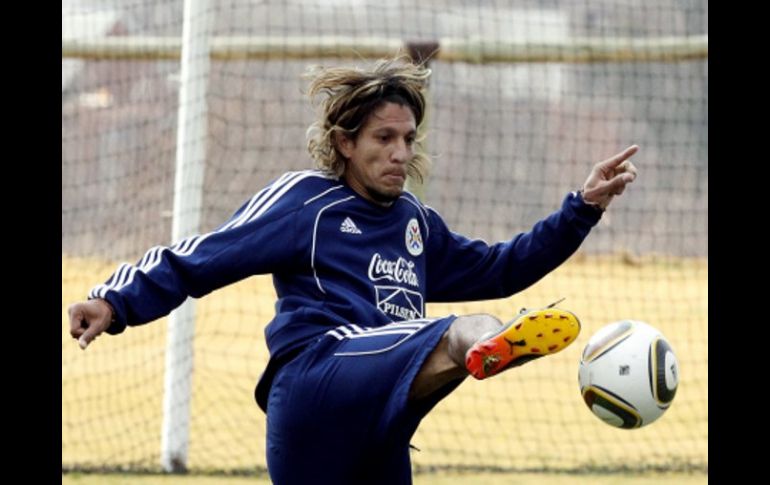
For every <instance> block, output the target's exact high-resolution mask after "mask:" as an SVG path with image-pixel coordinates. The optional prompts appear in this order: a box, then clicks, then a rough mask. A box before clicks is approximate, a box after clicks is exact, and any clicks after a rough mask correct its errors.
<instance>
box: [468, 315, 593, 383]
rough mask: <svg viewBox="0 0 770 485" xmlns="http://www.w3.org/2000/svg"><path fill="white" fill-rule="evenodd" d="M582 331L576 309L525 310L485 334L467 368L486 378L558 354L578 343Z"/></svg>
mask: <svg viewBox="0 0 770 485" xmlns="http://www.w3.org/2000/svg"><path fill="white" fill-rule="evenodd" d="M557 303H558V302H557ZM554 305H555V303H554ZM579 333H580V321H579V320H578V318H577V317H576V316H575V315H574V314H573V313H572V312H568V311H566V310H562V309H560V308H553V305H550V306H548V307H546V308H542V309H539V310H526V309H522V310H521V312H520V313H519V315H518V316H516V318H514V319H513V320H511V321H510V322H508V323H506V324H505V325H503V326H502V327H501V328H500V330H498V331H497V332H495V333H493V334H491V335H486V336H484V337H482V338H481V339H480V340H479V341H478V342H476V343H475V344H473V346H472V347H471V348H470V349H468V352H466V353H465V367H466V368H467V369H468V371H469V372H470V373H471V375H472V376H473V377H475V378H476V379H486V378H487V377H490V376H493V375H495V374H499V373H500V372H502V371H504V370H506V369H510V368H511V367H517V366H520V365H521V364H524V363H526V362H529V361H531V360H534V359H537V358H539V357H543V356H545V355H550V354H555V353H556V352H559V351H560V350H562V349H564V348H566V347H567V346H568V345H569V344H571V343H572V342H574V341H575V339H576V338H577V336H578V334H579Z"/></svg>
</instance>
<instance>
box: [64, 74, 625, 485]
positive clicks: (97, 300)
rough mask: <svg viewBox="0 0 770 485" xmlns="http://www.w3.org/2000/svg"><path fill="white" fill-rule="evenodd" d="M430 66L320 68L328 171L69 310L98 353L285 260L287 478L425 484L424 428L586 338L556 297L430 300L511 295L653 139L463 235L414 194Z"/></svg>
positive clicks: (278, 279) (315, 133)
mask: <svg viewBox="0 0 770 485" xmlns="http://www.w3.org/2000/svg"><path fill="white" fill-rule="evenodd" d="M429 75H430V70H429V69H427V68H425V67H423V66H420V65H415V64H412V63H410V62H407V61H405V60H403V59H390V60H384V61H380V62H379V63H377V64H376V65H374V66H373V67H372V68H370V69H368V70H366V69H353V68H330V69H319V70H317V71H316V72H315V77H314V79H313V80H312V82H311V84H310V89H309V95H310V97H311V99H317V98H318V97H321V98H322V102H321V105H320V107H321V115H320V117H319V119H318V120H317V121H316V122H315V123H314V124H313V125H312V126H311V128H310V130H308V138H309V143H308V149H309V152H310V155H311V157H312V158H313V159H314V160H315V162H316V163H317V169H316V170H307V171H300V172H290V173H286V174H284V175H283V176H281V177H279V178H278V179H276V180H275V181H273V182H272V183H271V184H270V185H268V186H267V187H265V188H264V189H263V190H261V191H260V192H258V193H257V194H256V195H254V197H252V198H251V199H250V200H249V201H247V202H246V203H245V204H244V205H243V206H242V207H241V208H240V209H239V210H238V211H236V212H235V214H234V215H233V216H232V218H231V219H230V220H229V221H227V222H226V223H225V224H224V225H222V226H221V227H219V228H218V229H216V230H214V231H212V232H209V233H206V234H202V235H199V236H195V237H190V238H187V239H185V240H183V241H180V242H177V243H176V244H174V245H173V246H170V247H155V248H153V249H151V250H150V251H148V252H147V253H146V254H145V255H144V257H143V258H142V259H141V260H139V262H138V263H137V264H136V265H134V266H132V265H128V264H124V265H122V266H120V267H119V268H118V269H117V271H116V272H115V273H114V274H113V275H112V277H110V278H109V280H108V281H107V282H105V283H104V284H102V285H98V286H96V287H95V288H93V289H92V290H91V292H90V294H89V295H88V300H87V301H84V302H79V303H75V304H73V305H72V306H70V308H69V316H70V332H71V335H72V337H73V338H75V339H78V341H79V343H80V346H81V347H82V348H83V349H85V348H86V347H87V346H88V345H89V343H91V342H92V341H93V340H94V339H95V338H96V337H97V336H99V335H100V334H101V333H102V332H107V333H108V334H113V335H114V334H118V333H121V332H123V331H124V329H125V328H126V326H127V325H128V326H132V325H140V324H143V323H146V322H150V321H152V320H155V319H157V318H159V317H162V316H164V315H166V314H168V313H169V312H171V311H172V310H173V309H174V308H176V307H177V306H179V305H180V304H181V303H182V302H183V301H184V300H185V299H186V298H187V297H188V296H191V297H194V298H199V297H202V296H203V295H206V294H208V293H209V292H211V291H213V290H215V289H217V288H221V287H223V286H225V285H229V284H231V283H234V282H236V281H239V280H242V279H244V278H247V277H249V276H252V275H256V274H266V273H271V274H272V275H273V281H274V284H275V289H276V292H277V295H278V302H277V304H276V315H275V318H274V319H273V320H272V321H271V322H270V323H269V324H268V325H267V327H266V329H265V335H266V340H267V345H268V348H269V350H270V361H269V363H268V365H267V368H266V369H265V372H264V373H263V375H262V377H261V379H260V381H259V383H258V385H257V388H256V391H255V396H256V400H257V403H258V404H259V406H260V407H261V408H262V409H263V410H264V411H265V412H266V413H267V428H268V429H267V464H268V470H269V473H270V477H271V479H272V480H273V481H274V482H275V483H276V484H279V485H282V484H308V483H314V484H315V483H328V484H337V485H339V484H364V483H366V484H372V483H383V484H408V483H411V481H412V479H411V463H410V458H409V441H410V438H411V437H412V435H413V434H414V432H415V431H416V429H417V426H418V424H419V423H420V421H421V419H422V418H423V417H424V416H425V415H426V414H427V413H428V412H429V411H430V409H432V408H433V407H434V406H435V405H436V404H437V403H438V402H439V401H440V400H441V399H443V398H444V397H446V396H447V395H448V394H449V393H450V392H451V391H452V390H454V389H455V388H456V387H457V386H458V385H459V384H460V383H461V382H462V381H463V380H464V379H465V378H466V377H467V376H468V375H469V374H470V375H473V376H474V377H475V378H477V379H484V378H486V377H489V376H492V375H495V374H497V373H499V372H501V371H503V370H506V369H509V368H511V367H515V366H518V365H521V364H522V363H524V362H527V361H530V360H532V359H534V358H537V357H542V356H544V355H548V354H552V353H555V352H558V351H560V350H562V349H563V348H565V347H566V346H567V345H569V344H570V343H572V342H574V340H575V338H576V337H577V335H578V332H579V331H580V323H579V321H578V319H577V318H576V317H575V315H573V314H572V313H570V312H568V311H566V310H561V309H558V308H553V307H549V308H543V309H539V310H533V311H529V312H526V311H525V312H522V313H521V314H519V315H518V316H515V317H514V318H513V319H512V320H511V321H510V322H508V323H507V324H505V325H504V324H502V323H501V322H500V321H499V320H498V319H497V318H496V317H494V316H492V315H487V314H477V315H466V316H455V315H449V316H445V317H442V318H429V317H427V315H426V314H425V304H426V303H427V302H431V301H434V302H438V301H442V302H447V301H468V300H481V299H491V298H503V297H507V296H510V295H512V294H514V293H517V292H519V291H521V290H523V289H525V288H527V287H528V286H530V285H532V284H533V283H535V282H536V281H538V280H540V279H541V278H542V277H543V276H545V275H546V274H548V273H549V272H550V271H552V270H553V269H555V268H556V267H558V266H559V265H560V264H562V263H563V262H564V261H565V260H566V259H567V258H568V257H569V256H570V255H571V254H573V253H574V252H575V251H576V250H577V248H578V247H579V246H580V244H581V243H582V241H583V240H584V238H585V237H586V236H587V235H588V233H589V231H590V229H591V228H592V227H593V226H594V225H595V224H596V223H597V222H598V221H599V219H600V218H601V216H602V212H603V211H604V209H606V207H607V205H608V204H609V203H610V201H611V200H612V198H613V197H614V196H616V195H619V194H621V193H622V192H623V190H624V188H625V186H626V185H627V184H628V183H630V182H632V181H633V180H634V178H635V177H636V168H635V167H634V166H633V164H632V163H631V162H630V160H629V157H631V156H632V155H633V154H634V153H636V151H637V149H638V147H636V146H631V147H629V148H627V149H626V150H624V151H623V152H621V153H619V154H617V155H614V156H612V157H610V158H609V159H607V160H605V161H604V162H600V163H598V164H596V165H595V166H594V167H593V170H592V171H591V172H590V175H589V176H588V178H587V180H586V182H585V183H584V185H583V187H582V188H581V189H580V190H578V191H574V192H570V193H569V194H568V195H567V196H566V197H565V199H564V201H563V203H562V205H561V208H560V209H559V210H558V211H556V212H554V213H553V214H551V215H550V216H548V217H546V218H545V219H543V220H541V221H540V222H538V223H537V224H535V226H534V227H533V228H532V230H531V231H529V232H527V233H523V234H519V235H516V236H515V237H514V238H513V239H511V240H510V241H506V242H500V243H497V244H492V245H489V244H487V243H485V242H483V241H480V240H471V239H468V238H466V237H464V236H462V235H459V234H456V233H454V232H452V231H451V230H450V229H449V228H448V227H447V225H446V224H445V223H444V221H443V220H442V218H441V216H440V215H439V214H438V213H437V212H436V211H435V210H433V209H431V208H430V207H427V206H425V205H424V204H423V203H422V202H420V200H418V199H417V198H416V197H415V196H414V195H412V194H411V193H409V192H407V191H405V190H404V184H405V181H406V179H407V176H412V177H415V178H418V179H421V178H422V177H423V175H424V173H425V170H426V168H427V164H428V158H427V157H426V155H425V154H423V153H421V152H420V150H419V141H420V140H418V139H417V136H418V135H417V133H418V127H419V126H420V123H421V122H422V121H423V117H424V114H425V97H424V89H425V85H426V82H427V79H428V77H429Z"/></svg>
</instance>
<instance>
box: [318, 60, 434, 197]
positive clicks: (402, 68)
mask: <svg viewBox="0 0 770 485" xmlns="http://www.w3.org/2000/svg"><path fill="white" fill-rule="evenodd" d="M430 73H431V71H430V69H428V68H425V67H422V66H420V65H416V64H413V63H412V62H411V61H409V59H408V57H406V56H399V57H396V58H393V59H383V60H380V61H378V62H377V63H376V64H375V65H374V66H372V68H371V69H361V68H347V67H334V68H321V67H312V68H310V69H309V70H308V72H307V74H306V76H307V77H309V78H311V79H312V80H311V82H310V86H309V89H308V96H309V97H310V100H311V102H312V101H315V99H316V97H317V96H319V95H321V94H323V95H325V97H324V98H323V100H322V101H321V103H320V113H319V117H318V119H317V120H316V121H315V122H314V123H313V124H312V125H310V128H308V130H307V138H308V143H307V149H308V151H309V152H310V156H311V157H312V158H313V160H315V162H316V166H317V167H318V168H319V169H321V170H324V171H326V172H328V173H331V174H334V175H336V176H338V177H339V176H341V175H343V174H344V173H345V164H346V162H347V159H346V158H345V156H344V155H343V154H342V153H341V152H340V151H339V149H338V147H337V141H336V140H337V134H338V133H339V134H341V135H342V136H345V137H348V138H349V139H352V140H356V139H357V137H358V134H359V132H360V131H361V129H362V128H363V126H364V124H365V123H366V121H367V119H368V118H369V116H370V115H371V114H372V113H373V112H374V111H375V110H376V109H378V108H379V107H380V106H381V105H383V104H384V103H386V102H395V103H397V104H401V105H407V106H408V107H409V108H410V109H411V110H412V113H413V114H414V119H415V123H416V125H417V128H418V130H417V132H418V133H421V130H420V125H421V124H422V121H423V119H424V117H425V92H424V91H425V87H426V84H427V80H428V77H429V76H430ZM423 139H424V136H419V137H418V138H417V140H415V144H416V147H415V151H414V153H415V154H414V156H413V158H412V159H411V160H410V161H409V162H408V164H407V174H408V175H409V176H410V177H413V178H416V179H419V180H420V181H421V182H422V181H423V180H424V177H425V176H426V175H427V170H428V168H429V166H430V158H429V157H428V156H427V155H426V154H425V153H424V152H423V150H422V147H421V144H420V143H421V141H422V140H423Z"/></svg>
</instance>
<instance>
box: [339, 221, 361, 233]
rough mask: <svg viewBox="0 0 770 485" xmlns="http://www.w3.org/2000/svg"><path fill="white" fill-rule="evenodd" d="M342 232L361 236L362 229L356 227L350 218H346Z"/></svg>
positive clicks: (341, 226)
mask: <svg viewBox="0 0 770 485" xmlns="http://www.w3.org/2000/svg"><path fill="white" fill-rule="evenodd" d="M340 232H347V233H349V234H361V229H359V228H357V227H356V224H355V223H354V222H353V220H352V219H351V218H350V217H346V218H345V220H344V221H342V224H341V225H340Z"/></svg>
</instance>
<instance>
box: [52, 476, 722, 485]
mask: <svg viewBox="0 0 770 485" xmlns="http://www.w3.org/2000/svg"><path fill="white" fill-rule="evenodd" d="M270 483H271V482H270V480H269V479H267V478H264V477H261V478H253V477H220V476H218V477H207V476H189V477H188V476H185V477H180V476H160V475H149V476H144V475H79V474H67V475H64V476H62V485H156V484H157V485H268V484H270ZM707 483H708V477H707V476H706V475H705V474H699V473H698V474H681V473H679V474H642V475H567V474H546V473H523V474H510V475H509V474H505V475H501V474H492V473H487V474H473V475H469V474H451V475H444V474H435V475H417V476H416V477H415V478H414V484H415V485H458V484H462V485H584V484H591V485H705V484H707Z"/></svg>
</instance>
